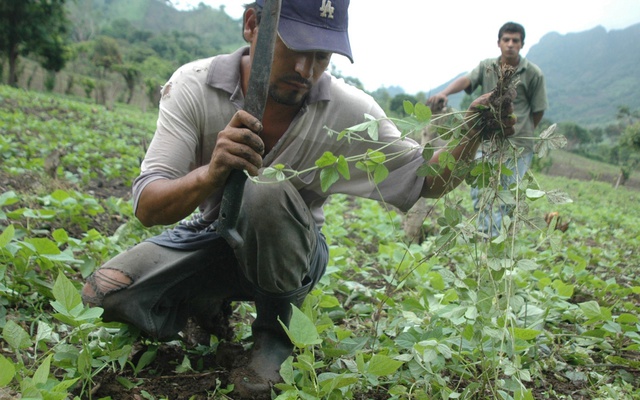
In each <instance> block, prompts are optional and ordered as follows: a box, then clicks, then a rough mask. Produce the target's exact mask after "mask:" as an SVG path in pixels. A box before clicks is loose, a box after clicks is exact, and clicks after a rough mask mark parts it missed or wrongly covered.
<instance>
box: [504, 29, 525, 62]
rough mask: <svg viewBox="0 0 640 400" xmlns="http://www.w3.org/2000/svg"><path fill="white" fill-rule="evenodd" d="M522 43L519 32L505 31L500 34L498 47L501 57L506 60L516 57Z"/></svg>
mask: <svg viewBox="0 0 640 400" xmlns="http://www.w3.org/2000/svg"><path fill="white" fill-rule="evenodd" d="M522 45H523V43H522V38H521V37H520V33H515V32H505V33H503V34H502V37H501V38H500V40H498V47H500V51H501V52H502V57H503V58H505V59H507V60H513V59H516V58H517V57H518V55H519V54H520V49H522Z"/></svg>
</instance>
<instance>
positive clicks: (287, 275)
mask: <svg viewBox="0 0 640 400" xmlns="http://www.w3.org/2000/svg"><path fill="white" fill-rule="evenodd" d="M237 229H238V232H239V233H240V235H241V236H242V238H243V239H244V244H243V245H242V246H241V247H239V248H238V249H236V250H235V252H234V250H233V249H232V248H231V247H230V246H229V245H228V244H227V243H226V241H225V240H224V239H223V238H222V237H217V238H214V240H212V241H208V242H207V244H206V246H204V247H202V248H199V249H196V250H181V249H176V248H170V247H166V246H160V245H158V244H155V243H150V242H143V243H140V244H138V245H136V246H134V247H133V248H131V249H129V250H127V251H126V252H124V253H122V254H120V255H118V256H116V257H115V258H113V259H111V260H110V261H108V262H107V263H106V264H104V265H103V266H102V267H101V268H100V269H99V270H98V271H96V272H95V273H94V274H93V275H92V276H91V277H89V279H88V282H87V284H88V285H91V286H92V287H93V289H94V291H95V294H96V295H95V296H94V297H91V298H85V299H84V300H85V302H87V303H91V304H93V305H97V306H101V307H103V308H104V310H105V312H104V316H103V317H104V319H105V320H107V321H109V320H112V321H119V322H126V323H130V324H133V325H135V326H137V327H138V328H140V329H141V330H142V331H144V332H146V333H148V334H150V335H151V336H153V337H156V338H160V339H162V338H170V337H172V336H174V335H175V334H177V333H178V332H179V331H180V330H181V329H182V328H183V327H184V325H185V323H186V321H187V318H188V317H190V316H191V315H190V310H191V309H192V306H193V304H195V303H198V304H200V307H201V305H202V304H203V303H207V302H211V304H212V305H213V304H215V302H218V303H219V302H220V301H221V300H253V298H254V294H255V292H256V290H260V291H261V292H263V293H273V294H274V295H275V294H282V293H288V292H292V291H294V290H295V289H298V288H300V287H301V286H302V283H303V281H304V282H308V281H311V282H312V285H314V284H316V283H317V282H318V281H319V280H320V278H321V277H322V274H324V271H325V268H326V265H327V261H328V248H327V244H326V241H325V238H324V236H323V235H322V234H321V233H320V230H319V229H318V228H317V226H316V224H315V222H314V220H313V217H312V215H311V213H310V211H309V209H308V208H307V206H306V204H305V203H304V202H303V200H302V198H301V197H300V194H299V193H298V192H297V190H296V189H295V188H294V187H293V185H292V184H291V183H290V182H288V181H285V182H279V183H269V184H255V183H252V182H247V184H246V185H245V192H244V196H243V200H242V207H241V211H240V215H239V218H238V224H237ZM104 269H114V270H118V271H121V272H122V273H123V274H124V276H125V277H128V278H129V281H127V282H114V281H112V280H111V281H108V282H107V283H106V285H105V281H104V279H103V280H102V281H100V279H101V278H100V276H101V275H104V274H101V273H100V272H101V271H102V270H104ZM105 287H107V288H108V290H101V288H103V289H104V288H105ZM213 310H214V308H212V312H214V311H213Z"/></svg>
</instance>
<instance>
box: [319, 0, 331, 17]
mask: <svg viewBox="0 0 640 400" xmlns="http://www.w3.org/2000/svg"><path fill="white" fill-rule="evenodd" d="M333 10H334V8H333V7H332V6H331V0H322V6H321V7H320V11H322V12H321V13H320V16H321V17H322V18H330V19H333Z"/></svg>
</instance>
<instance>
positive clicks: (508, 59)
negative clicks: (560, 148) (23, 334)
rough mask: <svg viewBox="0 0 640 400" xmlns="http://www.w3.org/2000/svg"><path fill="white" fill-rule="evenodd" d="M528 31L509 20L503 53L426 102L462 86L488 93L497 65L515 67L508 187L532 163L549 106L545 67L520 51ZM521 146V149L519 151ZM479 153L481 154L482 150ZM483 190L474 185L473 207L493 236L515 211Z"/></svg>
mask: <svg viewBox="0 0 640 400" xmlns="http://www.w3.org/2000/svg"><path fill="white" fill-rule="evenodd" d="M524 37H525V31H524V27H522V25H520V24H517V23H514V22H507V23H506V24H504V25H503V26H502V27H501V28H500V30H499V32H498V47H499V48H500V52H501V55H500V56H499V57H498V58H489V59H486V60H483V61H481V62H480V63H479V64H478V66H477V67H476V68H474V69H473V71H471V72H469V73H468V74H466V75H464V76H461V77H460V78H458V79H456V80H454V81H453V82H452V83H451V84H450V85H448V86H447V87H446V88H445V89H444V90H443V91H442V92H440V93H438V94H436V95H434V96H432V97H431V98H429V100H428V101H427V104H428V105H429V106H430V107H431V108H432V109H434V108H438V107H442V106H443V105H445V104H446V103H447V96H449V95H451V94H454V93H458V92H460V91H462V90H464V91H465V92H467V93H469V94H471V93H473V92H474V91H475V90H476V88H478V87H482V93H483V94H484V93H489V92H491V91H492V90H493V88H495V87H496V85H497V82H498V73H497V71H498V68H497V67H500V66H501V65H503V64H506V65H509V66H512V67H514V68H515V69H516V76H515V79H516V80H517V86H516V91H517V96H516V99H515V100H514V102H513V109H514V112H515V114H516V116H517V118H518V120H517V122H516V126H515V129H516V133H515V134H514V135H513V136H512V137H510V138H509V142H510V143H511V145H512V148H513V151H512V152H509V153H510V154H509V155H508V156H507V157H506V159H505V160H504V163H505V165H506V166H507V167H508V168H509V169H510V170H511V171H512V172H513V175H511V176H506V175H503V176H502V179H501V185H502V187H503V188H504V189H509V187H510V186H511V185H513V184H514V183H518V182H519V181H520V179H521V178H522V177H523V176H524V174H525V173H526V172H527V170H528V169H529V167H530V166H531V160H532V159H533V146H534V140H533V139H534V130H535V128H536V127H537V126H538V124H539V123H540V121H541V120H542V116H543V114H544V110H545V109H546V108H547V106H548V104H547V93H546V88H545V81H544V75H543V74H542V70H541V69H540V68H539V67H538V66H537V65H535V64H533V63H532V62H530V61H528V60H527V59H526V58H524V57H522V56H521V55H520V50H522V47H523V46H524ZM520 149H521V152H520ZM478 157H482V151H479V154H478ZM481 193H482V192H480V191H479V190H478V189H476V188H474V189H472V190H471V197H472V199H473V207H474V210H475V211H476V212H478V230H479V231H481V232H484V233H486V234H487V235H489V236H491V237H496V236H498V235H499V233H500V229H501V225H502V217H503V216H504V215H508V214H509V213H510V212H511V211H512V207H509V206H508V205H507V204H504V203H502V204H500V205H499V206H496V207H492V204H493V201H492V199H491V198H490V197H492V196H490V195H487V196H482V195H481Z"/></svg>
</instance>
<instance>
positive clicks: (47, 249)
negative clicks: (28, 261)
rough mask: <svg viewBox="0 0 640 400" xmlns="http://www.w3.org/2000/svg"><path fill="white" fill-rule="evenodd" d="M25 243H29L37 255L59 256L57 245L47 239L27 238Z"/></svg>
mask: <svg viewBox="0 0 640 400" xmlns="http://www.w3.org/2000/svg"><path fill="white" fill-rule="evenodd" d="M25 242H27V243H30V244H31V245H33V247H34V248H35V250H36V252H38V253H39V254H60V249H59V248H58V245H57V244H56V243H55V242H54V241H53V240H51V239H47V238H29V239H25Z"/></svg>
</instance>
